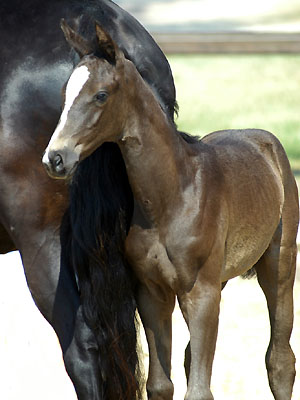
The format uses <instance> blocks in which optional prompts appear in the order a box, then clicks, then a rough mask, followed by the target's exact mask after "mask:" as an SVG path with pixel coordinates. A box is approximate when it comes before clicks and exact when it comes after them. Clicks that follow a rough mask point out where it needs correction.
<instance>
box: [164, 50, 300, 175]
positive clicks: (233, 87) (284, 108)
mask: <svg viewBox="0 0 300 400" xmlns="http://www.w3.org/2000/svg"><path fill="white" fill-rule="evenodd" d="M169 61H170V64H171V68H172V70H173V74H174V78H175V84H176V89H177V99H178V103H179V118H178V120H177V124H178V127H179V128H180V129H182V130H185V131H187V132H189V133H192V134H196V135H200V136H203V135H205V134H206V133H209V132H212V131H214V130H218V129H228V128H261V129H266V130H269V131H271V132H273V133H274V134H275V135H276V136H277V137H278V138H279V140H280V141H281V142H282V144H283V146H284V147H285V150H286V152H287V154H288V157H289V158H290V160H291V163H292V165H293V167H294V168H299V167H300V55H195V56H194V55H189V56H183V55H178V56H176V55H173V56H170V57H169Z"/></svg>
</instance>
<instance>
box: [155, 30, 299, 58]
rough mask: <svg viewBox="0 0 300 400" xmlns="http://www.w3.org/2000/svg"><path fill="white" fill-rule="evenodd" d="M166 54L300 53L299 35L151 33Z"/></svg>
mask: <svg viewBox="0 0 300 400" xmlns="http://www.w3.org/2000/svg"><path fill="white" fill-rule="evenodd" d="M152 35H153V37H154V39H155V40H156V41H157V43H158V44H159V45H160V47H161V49H162V50H163V52H165V53H167V54H174V53H246V54H247V53H300V33H252V32H251V33H247V32H245V33H241V32H238V33H235V32H234V33H152Z"/></svg>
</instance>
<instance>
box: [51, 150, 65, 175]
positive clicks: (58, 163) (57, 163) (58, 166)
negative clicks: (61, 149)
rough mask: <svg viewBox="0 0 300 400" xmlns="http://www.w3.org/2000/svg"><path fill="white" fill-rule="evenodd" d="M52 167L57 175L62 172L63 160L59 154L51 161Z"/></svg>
mask: <svg viewBox="0 0 300 400" xmlns="http://www.w3.org/2000/svg"><path fill="white" fill-rule="evenodd" d="M52 165H53V168H54V170H55V171H56V172H57V173H61V172H63V170H64V163H63V158H62V156H61V155H60V154H56V155H55V156H54V158H53V160H52Z"/></svg>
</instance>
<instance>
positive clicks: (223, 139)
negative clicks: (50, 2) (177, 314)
mask: <svg viewBox="0 0 300 400" xmlns="http://www.w3.org/2000/svg"><path fill="white" fill-rule="evenodd" d="M64 30H65V32H66V37H67V38H68V36H69V34H68V30H69V29H68V28H67V26H65V27H64ZM96 32H97V36H98V40H99V42H100V45H101V47H102V54H105V53H106V60H105V59H103V58H102V59H100V58H98V57H97V56H95V55H86V56H84V57H83V58H82V60H81V61H80V62H79V64H78V65H77V67H76V68H75V70H74V72H73V73H72V75H71V77H70V79H69V81H68V83H67V86H66V90H65V93H64V94H65V97H64V99H65V104H64V108H63V112H62V114H61V118H60V122H59V124H58V126H57V127H56V129H55V131H54V134H53V136H52V138H51V140H50V143H49V145H48V147H47V149H46V152H45V155H44V157H43V162H44V164H45V166H46V167H47V169H48V171H49V173H50V174H51V175H52V176H54V177H60V178H67V177H69V176H70V175H72V173H73V172H74V169H75V168H76V166H77V163H79V162H80V161H82V160H83V159H84V158H85V157H86V156H88V155H89V154H90V153H91V152H92V151H94V150H95V149H96V148H97V147H98V146H100V145H102V144H103V143H104V142H107V141H108V142H115V143H117V144H118V146H119V148H120V151H121V153H122V155H123V159H124V162H125V165H126V169H127V173H128V178H129V182H130V185H131V188H132V191H133V195H134V198H135V205H138V207H139V209H140V214H142V215H143V219H141V215H135V214H134V216H133V220H132V224H131V227H130V230H129V234H128V237H127V238H126V244H125V251H126V256H127V258H128V261H129V264H130V265H131V267H132V269H133V271H134V272H135V274H136V276H137V278H138V281H139V283H138V295H137V299H138V309H139V312H140V315H141V318H142V321H143V324H144V327H145V331H146V336H147V340H148V345H149V352H150V367H149V377H148V382H147V390H148V397H149V399H152V400H154V399H155V400H161V399H164V400H171V399H172V397H173V384H172V382H171V379H170V370H171V335H172V326H171V315H172V312H173V308H174V303H175V296H177V298H178V301H179V305H180V308H181V311H182V313H183V316H184V318H185V320H186V322H187V325H188V328H189V331H190V348H189V349H190V350H189V351H187V355H188V357H187V360H186V371H187V375H188V389H187V393H186V396H185V399H186V400H211V399H213V396H212V393H211V390H210V379H211V371H212V364H213V358H214V351H215V344H216V338H217V330H218V317H219V304H220V298H221V288H222V286H223V285H224V284H225V282H227V280H229V279H231V278H234V277H236V276H239V275H242V274H245V273H246V272H247V271H250V270H251V268H252V267H254V268H255V270H256V273H257V277H258V282H259V284H260V286H261V288H262V290H263V291H264V294H265V296H266V299H267V303H268V308H269V314H270V324H271V339H270V344H269V347H268V351H267V355H266V367H267V371H268V376H269V384H270V388H271V390H272V392H273V395H274V398H275V399H276V400H288V399H291V396H292V388H293V383H294V378H295V357H294V354H293V351H292V349H291V347H290V344H289V340H290V335H291V331H292V326H293V283H294V278H295V266H296V254H297V246H296V234H297V228H298V221H299V209H298V193H297V186H296V183H295V179H294V177H293V174H292V172H291V168H290V165H289V162H288V159H287V157H286V154H285V152H284V149H283V148H282V146H281V144H280V143H279V141H278V140H277V139H276V138H275V136H273V135H272V134H271V133H269V132H266V131H263V130H256V129H255V130H254V129H246V130H225V131H219V132H214V133H211V134H210V135H208V136H206V137H204V138H203V139H202V140H201V141H196V140H194V141H193V142H192V143H191V141H190V143H188V142H187V141H185V140H183V139H182V138H181V137H180V135H178V134H177V131H176V129H175V127H174V124H173V123H172V122H171V121H170V120H169V119H168V118H167V116H166V115H165V113H164V112H163V111H162V109H161V107H160V105H159V103H158V102H157V99H156V98H155V96H154V95H153V93H152V92H151V90H150V89H149V87H148V86H147V85H146V84H145V82H144V81H143V80H142V79H141V77H140V76H139V74H138V72H137V70H136V68H135V66H134V65H133V63H132V62H130V61H129V60H127V59H126V58H125V57H124V54H123V52H122V51H121V50H120V48H119V47H118V46H117V45H116V44H115V43H114V42H113V41H112V39H111V38H110V37H109V35H108V34H107V33H106V32H105V31H104V30H103V29H102V28H101V27H100V26H97V27H96ZM74 39H75V38H74ZM80 42H81V38H80V36H79V35H78V37H77V39H76V41H75V40H74V42H73V44H74V46H75V48H76V49H77V51H79V52H81V54H86V53H85V51H84V49H82V51H80V49H81V44H80ZM79 165H80V164H79ZM237 301H238V299H237Z"/></svg>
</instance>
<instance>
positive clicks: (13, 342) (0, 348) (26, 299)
mask: <svg viewBox="0 0 300 400" xmlns="http://www.w3.org/2000/svg"><path fill="white" fill-rule="evenodd" d="M299 258H300V257H299ZM0 276H1V282H0V315H1V320H0V321H1V339H0V382H1V384H0V399H1V400H20V399H22V400H29V399H30V400H40V399H43V400H50V399H51V400H53V399H55V400H75V399H76V395H75V393H74V389H73V386H72V384H71V382H70V380H69V378H68V376H67V374H66V372H65V369H64V365H63V362H62V358H61V351H60V348H59V346H58V342H57V338H56V336H55V334H54V332H53V330H52V328H51V327H50V326H49V325H48V323H47V322H46V321H45V320H44V318H43V317H42V316H41V314H40V313H39V311H38V310H37V308H36V307H35V305H34V303H33V301H32V298H31V296H30V294H29V291H28V289H27V286H26V282H25V278H24V274H23V270H22V266H21V262H20V259H19V255H18V253H11V254H8V255H5V256H0ZM295 308H296V310H295V327H294V331H293V336H292V346H293V349H294V352H295V354H296V357H297V358H298V359H300V280H299V277H298V279H297V281H296V286H295ZM268 340H269V323H268V316H267V311H266V305H265V299H264V296H263V294H262V292H261V290H260V289H259V287H258V284H257V282H256V281H255V280H251V281H244V280H241V279H235V280H233V281H230V282H229V283H228V285H227V287H226V288H225V289H224V291H223V298H222V304H221V315H220V328H219V336H218V343H217V350H216V356H215V362H214V372H213V378H212V388H213V392H214V395H215V399H216V400H218V399H220V400H227V399H228V400H229V399H230V400H235V399H236V400H241V399H242V400H250V399H251V400H253V399H254V398H255V399H262V400H271V399H272V398H273V397H272V395H271V393H270V391H269V388H268V384H267V377H266V373H265V367H264V354H265V350H266V348H267V344H268ZM187 341H188V332H187V329H186V327H185V324H184V322H183V320H182V318H181V315H180V312H179V310H178V308H177V309H176V311H175V313H174V344H173V349H174V350H173V365H174V369H173V381H174V382H175V396H174V398H175V400H179V399H183V397H184V393H185V388H186V385H185V378H184V372H183V351H184V348H185V345H186V343H187ZM144 360H145V362H146V363H147V347H146V346H145V347H144ZM298 371H299V372H298V375H299V376H300V366H299V365H298ZM299 376H298V378H296V384H295V388H294V395H293V400H299V399H300V378H299Z"/></svg>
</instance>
